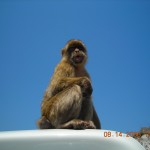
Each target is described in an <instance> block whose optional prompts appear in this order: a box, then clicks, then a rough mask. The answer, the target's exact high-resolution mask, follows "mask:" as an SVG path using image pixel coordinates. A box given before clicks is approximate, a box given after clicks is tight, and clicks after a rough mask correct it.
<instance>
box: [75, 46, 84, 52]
mask: <svg viewBox="0 0 150 150" xmlns="http://www.w3.org/2000/svg"><path fill="white" fill-rule="evenodd" d="M77 48H78V49H79V50H80V51H83V52H85V49H84V47H83V46H78V47H77Z"/></svg>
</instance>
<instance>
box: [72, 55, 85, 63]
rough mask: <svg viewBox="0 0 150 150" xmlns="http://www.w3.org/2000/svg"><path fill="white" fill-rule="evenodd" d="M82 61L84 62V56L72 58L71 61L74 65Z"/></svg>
mask: <svg viewBox="0 0 150 150" xmlns="http://www.w3.org/2000/svg"><path fill="white" fill-rule="evenodd" d="M83 60H84V56H82V55H76V56H74V57H73V61H74V62H75V63H82V62H83Z"/></svg>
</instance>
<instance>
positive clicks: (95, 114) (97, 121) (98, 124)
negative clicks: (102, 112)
mask: <svg viewBox="0 0 150 150" xmlns="http://www.w3.org/2000/svg"><path fill="white" fill-rule="evenodd" d="M92 121H93V122H94V124H95V126H96V128H97V129H101V123H100V121H99V118H98V116H97V113H96V111H95V108H94V106H93V118H92Z"/></svg>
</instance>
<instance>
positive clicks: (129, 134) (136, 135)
mask: <svg viewBox="0 0 150 150" xmlns="http://www.w3.org/2000/svg"><path fill="white" fill-rule="evenodd" d="M146 134H147V135H148V136H150V132H148V133H146ZM142 135H143V134H142V133H140V132H127V133H126V134H124V133H122V132H111V131H105V132H104V137H127V138H128V137H134V138H140V137H141V136H142Z"/></svg>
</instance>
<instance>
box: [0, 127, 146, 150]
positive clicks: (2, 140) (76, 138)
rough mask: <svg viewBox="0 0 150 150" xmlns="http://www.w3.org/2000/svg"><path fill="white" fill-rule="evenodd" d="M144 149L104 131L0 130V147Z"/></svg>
mask: <svg viewBox="0 0 150 150" xmlns="http://www.w3.org/2000/svg"><path fill="white" fill-rule="evenodd" d="M12 149H14V150H57V149H58V150H60V149H61V150H78V149H82V150H84V149H85V150H110V149H111V150H145V148H144V147H143V146H142V145H141V144H140V143H139V142H138V141H136V140H135V139H133V138H132V137H128V136H127V135H126V134H122V135H121V136H118V134H116V131H108V130H93V129H88V130H66V129H50V130H27V131H4V132H0V150H12Z"/></svg>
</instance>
